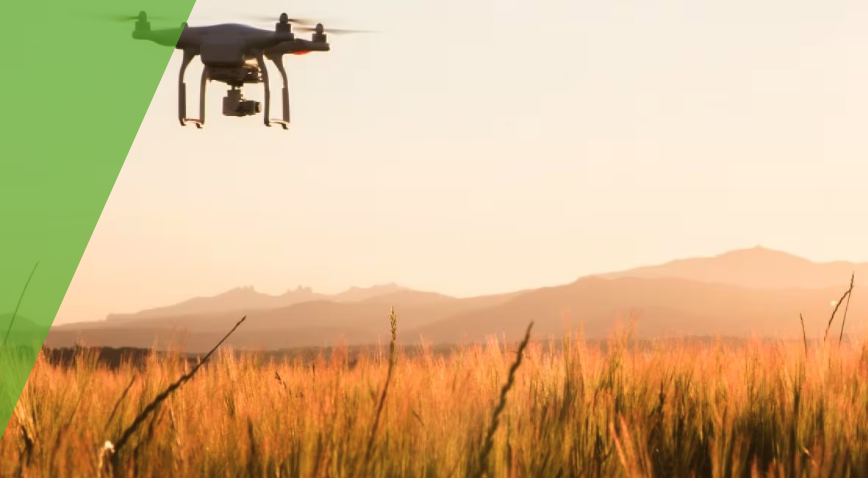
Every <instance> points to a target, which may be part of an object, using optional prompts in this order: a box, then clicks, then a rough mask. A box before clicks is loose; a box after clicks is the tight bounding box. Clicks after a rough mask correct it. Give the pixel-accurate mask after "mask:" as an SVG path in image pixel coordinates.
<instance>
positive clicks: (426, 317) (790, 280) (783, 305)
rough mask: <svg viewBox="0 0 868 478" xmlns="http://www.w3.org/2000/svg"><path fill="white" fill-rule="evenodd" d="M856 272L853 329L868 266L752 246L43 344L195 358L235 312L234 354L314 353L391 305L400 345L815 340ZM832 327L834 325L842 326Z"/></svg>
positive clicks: (273, 308) (311, 300)
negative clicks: (178, 347) (631, 338)
mask: <svg viewBox="0 0 868 478" xmlns="http://www.w3.org/2000/svg"><path fill="white" fill-rule="evenodd" d="M854 270H855V272H856V285H857V288H856V290H855V291H854V299H853V301H852V302H851V303H850V306H849V312H848V322H849V323H851V324H854V321H855V320H857V319H860V318H861V317H865V316H866V313H868V289H866V288H862V287H860V286H859V284H860V279H859V278H860V277H863V276H864V277H868V266H866V265H864V264H851V263H846V262H833V263H825V264H818V263H813V262H811V261H807V260H805V259H801V258H799V257H796V256H792V255H790V254H786V253H783V252H778V251H773V250H769V249H764V248H753V249H746V250H740V251H733V252H729V253H725V254H721V255H719V256H715V257H709V258H695V259H684V260H679V261H673V262H670V263H667V264H663V265H658V266H651V267H642V268H637V269H632V270H628V271H622V272H617V273H611V274H600V275H596V276H590V277H585V278H582V279H579V280H577V281H575V282H573V283H571V284H566V285H561V286H555V287H545V288H540V289H531V290H524V291H517V292H513V293H509V294H498V295H489V296H481V297H472V298H455V297H449V296H446V295H442V294H438V293H433V292H422V291H415V290H411V289H408V288H405V287H401V286H398V285H396V284H386V285H381V286H375V287H370V288H351V289H349V290H347V291H345V292H343V293H341V294H335V295H326V294H317V293H314V292H313V291H311V290H310V289H301V288H300V289H297V290H296V291H291V292H290V293H287V294H284V295H282V296H269V295H267V294H261V293H258V292H256V291H254V290H253V289H252V288H240V289H234V290H232V291H229V292H227V293H224V294H221V295H218V296H215V297H208V298H197V299H192V300H190V301H186V302H183V303H181V304H177V305H174V306H171V307H164V308H160V309H152V310H148V311H143V312H140V313H138V314H131V315H127V316H124V317H123V318H122V319H119V318H116V319H114V320H107V321H101V322H90V323H81V324H71V325H64V326H58V327H54V328H52V330H51V332H50V333H49V336H48V341H47V345H49V346H53V347H68V346H71V345H72V344H74V343H75V342H76V340H77V339H80V340H82V341H83V342H84V343H85V344H86V345H90V346H101V347H150V346H151V345H153V344H154V343H155V342H154V341H155V340H156V339H157V337H162V338H161V339H160V340H161V341H162V340H165V338H166V337H168V336H170V335H171V334H174V335H175V336H176V337H178V338H180V337H182V336H183V337H184V340H185V342H184V345H185V350H187V351H188V352H191V353H202V352H204V351H206V350H208V349H210V347H211V346H212V345H213V344H214V343H216V342H217V341H218V340H219V339H220V338H221V337H222V336H223V335H224V334H225V333H226V332H227V331H228V330H229V329H230V328H231V327H232V326H233V325H234V324H235V323H236V322H237V321H238V319H239V318H240V317H241V316H242V315H247V316H248V320H247V322H246V323H245V324H244V325H243V326H242V327H241V328H240V329H239V330H238V332H236V334H235V335H233V337H232V338H230V340H229V341H228V342H227V343H228V344H229V345H233V346H235V347H240V348H251V347H252V348H264V349H269V350H277V349H285V348H294V347H311V346H313V347H315V346H327V345H333V344H335V343H336V341H337V340H342V341H343V343H346V344H347V345H366V344H372V343H376V342H378V341H381V342H384V343H385V342H387V341H388V338H389V337H388V336H389V322H388V314H389V308H390V307H392V306H394V307H395V309H396V312H397V314H398V324H399V325H398V328H399V339H400V341H401V342H402V343H405V344H413V343H419V340H420V338H423V339H425V340H426V341H430V342H433V343H434V344H450V343H451V344H454V343H459V342H462V341H480V340H484V339H485V338H486V337H488V336H490V335H492V334H505V336H506V338H507V339H508V340H517V339H519V338H520V337H521V335H522V334H523V333H524V330H525V328H526V327H527V324H528V323H529V322H530V321H531V320H533V321H535V323H536V325H535V327H534V335H535V337H538V338H540V337H547V336H558V335H560V334H561V333H563V331H564V330H565V327H567V326H570V327H576V326H578V325H579V324H580V323H581V324H582V325H583V327H584V330H585V334H586V337H587V338H589V339H602V338H605V337H606V336H607V335H608V334H609V333H610V332H611V331H612V327H613V326H614V324H615V323H616V319H618V318H624V319H626V318H627V317H628V316H629V315H630V314H631V313H636V314H638V319H639V321H638V330H637V332H638V334H639V337H641V338H655V337H661V336H673V335H693V336H714V335H718V334H719V335H725V336H743V335H746V334H751V333H759V334H774V335H778V334H780V333H783V334H788V335H791V336H792V335H796V336H798V335H799V334H800V333H801V328H800V324H799V314H800V313H802V314H804V316H805V320H806V325H807V327H808V334H809V336H817V335H818V334H821V333H822V327H823V324H824V323H825V322H826V321H828V318H829V315H830V314H831V311H832V307H831V305H830V302H831V301H833V300H836V299H838V298H839V297H840V296H841V294H842V293H843V292H844V291H845V290H846V288H847V287H848V286H849V280H850V274H851V273H852V272H853V271H854ZM860 271H862V272H860ZM862 297H865V300H864V301H863V300H862V299H861V298H862ZM841 313H843V309H842V310H841ZM839 317H840V316H839ZM839 320H840V319H839ZM834 327H840V322H839V321H836V324H835V326H834ZM836 330H839V329H836ZM160 343H163V342H160Z"/></svg>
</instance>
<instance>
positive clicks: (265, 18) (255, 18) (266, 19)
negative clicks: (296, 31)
mask: <svg viewBox="0 0 868 478" xmlns="http://www.w3.org/2000/svg"><path fill="white" fill-rule="evenodd" d="M239 17H242V18H245V19H247V20H249V21H251V22H259V23H277V22H280V21H281V20H282V18H281V16H273V15H246V14H245V15H239ZM286 21H287V22H288V23H295V24H297V25H316V23H317V20H313V19H310V18H287V19H286Z"/></svg>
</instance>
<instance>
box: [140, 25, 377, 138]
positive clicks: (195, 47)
mask: <svg viewBox="0 0 868 478" xmlns="http://www.w3.org/2000/svg"><path fill="white" fill-rule="evenodd" d="M127 19H128V20H136V24H135V29H134V30H133V35H132V36H133V39H135V40H146V41H150V42H153V43H156V44H158V45H161V46H167V47H174V48H175V49H177V50H181V51H183V54H184V56H183V60H182V63H181V71H180V74H179V75H178V120H179V121H180V123H181V126H187V125H188V124H191V123H192V124H195V125H196V127H197V128H199V129H201V128H203V127H204V126H205V91H206V86H207V84H208V83H209V82H211V81H217V82H220V83H224V84H226V85H227V86H228V87H229V89H228V91H227V92H226V96H225V97H224V98H223V115H224V116H232V117H246V116H253V115H257V114H260V113H263V111H262V110H263V105H262V104H260V103H259V102H258V101H253V100H248V99H245V98H244V95H243V94H242V89H243V88H244V86H245V85H247V84H258V83H262V85H263V86H264V89H265V98H264V103H265V105H264V107H265V108H264V109H265V111H264V115H263V117H264V122H265V126H268V127H271V126H273V125H280V126H281V127H283V129H284V130H287V129H289V85H288V80H287V75H286V69H285V67H284V64H283V57H284V56H285V55H289V54H291V55H305V54H308V53H311V52H328V51H331V47H330V45H329V43H328V37H327V33H326V32H327V30H326V29H325V28H324V27H323V25H322V23H317V24H316V25H313V26H311V25H310V22H305V21H303V20H298V19H292V18H289V16H287V14H286V13H283V14H281V15H280V18H279V20H278V22H277V23H275V25H274V30H273V31H271V30H263V29H261V28H256V27H252V26H249V25H242V24H237V23H224V24H219V25H210V26H201V27H190V26H188V25H187V23H186V22H185V23H182V24H181V26H180V28H169V29H159V30H154V29H151V23H150V21H148V15H147V13H145V12H144V11H143V12H140V13H139V15H138V16H137V17H132V18H127ZM293 23H295V24H297V26H296V29H297V30H299V31H305V32H312V33H313V34H312V36H311V39H310V40H307V39H302V38H299V37H296V36H295V33H293V31H292V30H293V28H292V24H293ZM179 30H180V31H179ZM328 32H329V33H336V34H340V33H355V32H361V31H359V30H328ZM197 56H198V57H200V59H201V61H202V64H203V65H204V68H203V69H202V78H201V86H200V90H199V117H198V118H190V117H188V116H187V84H186V83H185V81H184V79H185V75H186V72H187V67H188V66H190V63H191V62H192V61H193V60H194V59H195V58H196V57H197ZM266 59H267V60H269V61H271V62H272V63H274V65H275V66H276V67H277V71H278V72H280V76H281V77H282V78H283V98H282V100H283V101H282V103H283V104H282V106H283V115H282V118H280V119H275V118H272V117H271V111H270V110H271V88H270V86H269V80H268V69H267V68H266V66H265V60H266Z"/></svg>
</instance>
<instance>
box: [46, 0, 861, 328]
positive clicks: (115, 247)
mask: <svg viewBox="0 0 868 478" xmlns="http://www.w3.org/2000/svg"><path fill="white" fill-rule="evenodd" d="M294 4H295V5H298V9H297V10H291V11H287V13H288V14H289V15H290V16H308V17H311V16H312V17H316V18H324V19H325V20H331V21H326V22H325V23H326V25H327V26H329V25H331V26H335V27H348V28H372V29H378V30H381V31H382V33H380V34H379V35H372V36H340V37H338V36H331V37H330V41H331V43H332V50H333V51H332V52H331V53H328V54H311V55H307V56H303V57H297V58H296V57H292V58H289V61H288V70H289V74H290V92H291V95H292V113H293V122H294V124H293V126H292V128H291V130H290V131H289V132H284V131H283V130H282V129H278V128H265V127H264V126H263V125H262V117H261V116H257V117H253V118H243V119H237V118H227V117H223V116H222V115H221V113H220V107H221V106H220V104H221V97H222V96H223V94H224V91H225V87H223V86H222V85H220V84H219V83H211V85H210V87H209V92H210V94H209V96H208V113H209V115H208V117H207V124H206V128H205V129H203V130H201V131H200V130H197V129H195V127H192V126H190V127H187V128H182V127H180V125H179V124H178V122H177V119H176V101H177V100H176V98H177V96H176V95H177V90H176V88H177V86H176V81H177V71H178V66H179V63H180V55H179V54H177V53H176V55H175V56H174V57H173V59H172V61H171V63H170V65H169V67H168V69H167V71H166V74H165V76H164V78H163V82H162V83H161V85H160V87H159V90H158V91H157V94H156V96H155V97H154V100H153V102H152V104H151V107H150V109H149V111H148V113H147V117H146V119H145V121H144V123H143V125H142V127H141V129H140V131H139V133H138V136H137V137H136V140H135V143H134V144H133V146H132V150H131V151H130V154H129V156H128V157H127V160H126V163H125V165H124V167H123V171H122V172H121V174H120V177H119V178H118V181H117V183H116V185H115V187H114V190H113V192H112V194H111V197H110V199H109V201H108V204H107V205H106V208H105V211H104V212H103V214H102V217H101V218H100V221H99V224H98V226H97V228H96V230H95V232H94V235H93V238H92V239H91V242H90V244H89V246H88V248H87V251H86V252H85V254H84V257H83V259H82V262H81V265H80V266H79V268H78V271H77V273H76V275H75V278H74V280H73V282H72V285H71V287H70V289H69V292H68V293H67V296H66V298H65V300H64V303H63V305H62V307H61V310H60V313H59V315H58V318H57V321H56V323H64V322H70V321H81V320H95V319H96V320H98V319H102V318H104V316H105V315H106V314H107V313H109V312H130V311H135V310H139V309H141V308H146V307H152V306H158V305H166V304H169V303H174V302H177V301H181V300H184V299H186V298H189V297H190V296H194V295H211V294H216V293H219V292H222V291H224V290H226V289H229V288H232V287H236V286H243V285H253V286H255V287H256V288H257V290H260V291H263V292H269V293H279V292H283V291H285V290H286V289H288V288H295V286H297V285H299V284H301V285H307V286H311V287H313V288H314V289H315V290H318V291H323V292H337V291H340V290H342V289H345V288H347V287H349V286H352V285H357V286H369V285H373V284H377V283H384V282H393V281H394V282H398V283H400V284H402V285H406V286H409V287H413V288H417V289H423V290H433V291H438V292H443V293H447V294H454V295H459V296H465V295H474V294H482V293H489V292H503V291H508V290H515V289H520V288H526V287H538V286H545V285H555V284H561V283H566V282H569V281H572V280H574V279H576V278H577V277H578V276H580V275H584V274H588V273H594V272H603V271H610V270H614V269H620V268H626V267H631V266H636V265H645V264H651V263H658V262H664V261H668V260H670V259H675V258H681V257H686V256H693V255H712V254H716V253H720V252H724V251H726V250H730V249H735V248H741V247H752V246H755V245H758V244H761V245H763V246H766V247H770V248H774V249H781V250H785V251H787V252H791V253H795V254H798V255H801V256H804V257H807V258H810V259H814V260H833V259H847V260H855V261H866V260H868V248H866V246H865V245H866V244H868V226H866V225H865V222H864V212H865V210H866V209H868V197H866V196H868V194H866V193H868V188H865V186H866V177H868V28H865V25H868V3H866V2H864V1H856V0H853V1H841V0H826V1H824V2H815V1H812V2H808V1H792V0H789V1H784V0H763V1H760V2H757V1H748V0H730V1H726V2H723V1H695V0H683V1H675V0H662V1H661V0H656V1H653V0H652V1H648V0H611V1H606V2H601V1H595V2H590V1H586V0H579V1H577V0H557V1H552V0H540V1H538V2H526V1H525V2H518V1H515V0H498V1H496V2H495V1H493V0H491V1H481V0H414V1H398V0H370V1H367V2H358V1H353V0H330V1H329V2H307V3H305V2H278V1H271V0H254V1H249V2H243V3H241V4H239V3H238V2H230V1H228V0H199V1H198V2H197V4H196V6H195V8H194V11H193V15H192V17H191V20H190V23H191V24H192V25H196V24H197V23H198V22H197V20H198V19H201V20H203V21H205V20H207V22H209V23H211V22H215V21H217V22H222V21H235V20H236V19H237V17H233V13H235V12H241V13H245V12H248V13H255V14H266V15H274V16H275V18H276V17H277V16H278V15H279V14H280V13H281V12H283V11H285V10H286V9H287V8H290V6H292V5H294ZM132 13H133V14H134V13H136V12H132ZM152 13H154V14H156V12H152ZM169 26H174V25H169ZM154 27H155V28H156V27H159V25H158V24H157V23H156V22H155V23H154ZM263 27H264V28H271V27H272V25H271V24H270V23H265V24H263ZM132 28H133V25H132V24H129V25H121V26H120V27H119V29H118V41H129V42H130V49H131V51H133V52H134V51H136V50H137V49H143V48H159V47H158V46H156V45H153V44H148V43H141V44H140V43H137V42H133V41H132V40H130V39H129V32H130V31H131V30H132ZM193 65H194V66H192V67H191V68H190V69H189V70H188V85H189V86H188V97H190V104H189V106H188V108H189V111H191V112H192V111H196V107H197V103H196V101H198V95H197V91H198V90H197V88H198V79H199V74H200V72H201V66H200V64H199V63H198V61H197V62H196V63H194V64H193ZM272 71H273V70H272ZM275 76H276V75H275ZM273 80H275V81H273V88H274V89H275V90H277V92H278V93H279V90H278V88H279V86H278V83H277V81H276V78H273ZM246 96H248V97H250V98H255V99H259V98H261V96H262V93H261V87H260V88H255V87H248V88H247V90H246ZM274 108H276V111H279V104H278V103H277V101H276V98H275V103H274Z"/></svg>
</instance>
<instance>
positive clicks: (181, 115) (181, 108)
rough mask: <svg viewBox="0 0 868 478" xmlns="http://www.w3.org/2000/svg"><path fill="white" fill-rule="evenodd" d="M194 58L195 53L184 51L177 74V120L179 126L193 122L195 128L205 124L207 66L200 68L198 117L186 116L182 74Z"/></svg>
mask: <svg viewBox="0 0 868 478" xmlns="http://www.w3.org/2000/svg"><path fill="white" fill-rule="evenodd" d="M193 58H196V54H195V53H191V52H188V51H185V52H184V60H183V62H182V63H181V73H180V75H179V76H178V120H179V121H180V122H181V126H187V123H193V124H195V125H196V127H197V128H199V129H202V127H204V126H205V88H206V87H207V84H208V67H205V68H203V69H202V80H201V84H200V86H199V118H188V117H187V84H186V83H185V82H184V75H185V74H186V72H187V67H188V66H190V62H191V61H193Z"/></svg>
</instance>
